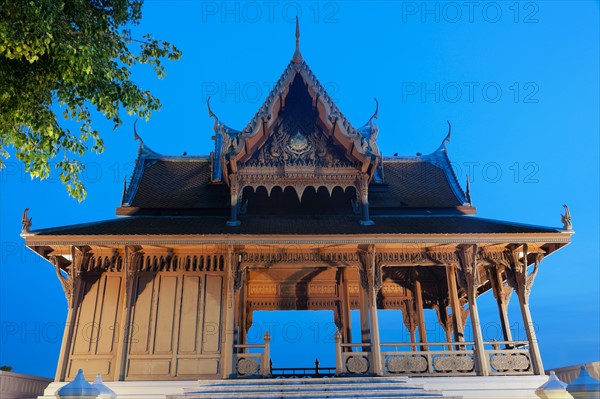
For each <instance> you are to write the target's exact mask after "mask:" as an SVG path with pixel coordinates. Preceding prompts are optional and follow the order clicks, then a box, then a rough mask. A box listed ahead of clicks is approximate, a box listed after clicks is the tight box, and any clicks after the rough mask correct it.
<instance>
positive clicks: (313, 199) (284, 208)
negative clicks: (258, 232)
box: [242, 186, 356, 215]
mask: <svg viewBox="0 0 600 399" xmlns="http://www.w3.org/2000/svg"><path fill="white" fill-rule="evenodd" d="M300 195H301V198H298V193H297V192H296V190H295V189H294V188H293V187H291V186H287V187H284V188H282V187H280V186H275V187H273V189H272V190H271V193H270V195H269V193H268V191H267V189H266V188H265V187H264V186H258V187H256V188H254V187H245V188H244V189H243V191H242V204H243V206H244V208H245V209H244V210H245V211H246V214H249V215H265V214H288V215H298V214H300V215H318V214H321V215H323V214H325V215H327V214H335V215H339V214H348V215H350V214H353V213H354V211H353V206H352V203H353V201H354V200H355V199H356V190H355V188H354V187H347V188H346V189H344V188H342V187H334V189H333V190H332V193H331V195H330V194H329V190H328V189H327V188H326V187H323V186H321V187H317V188H315V187H307V188H306V189H304V191H303V192H302V193H301V194H300Z"/></svg>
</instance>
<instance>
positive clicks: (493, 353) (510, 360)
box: [483, 341, 533, 375]
mask: <svg viewBox="0 0 600 399" xmlns="http://www.w3.org/2000/svg"><path fill="white" fill-rule="evenodd" d="M483 344H484V346H485V355H486V356H487V358H488V362H489V365H490V374H492V375H515V374H533V367H532V365H531V358H530V354H529V349H528V346H529V342H527V341H493V342H484V343H483ZM500 346H504V348H503V349H502V348H500Z"/></svg>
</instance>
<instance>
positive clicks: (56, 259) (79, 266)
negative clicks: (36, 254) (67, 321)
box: [48, 246, 91, 308]
mask: <svg viewBox="0 0 600 399" xmlns="http://www.w3.org/2000/svg"><path fill="white" fill-rule="evenodd" d="M70 256H71V259H72V260H71V261H68V260H67V259H65V258H64V257H63V256H60V255H57V254H50V255H49V256H48V260H49V261H50V263H52V264H53V265H54V268H55V271H56V276H57V277H58V281H59V282H60V284H61V286H62V288H63V291H64V292H65V296H66V298H67V303H68V306H69V308H72V307H73V306H74V305H75V298H76V297H77V296H78V294H79V289H80V287H81V273H82V270H83V268H84V266H85V265H86V264H87V262H88V261H89V259H90V257H91V251H90V249H89V247H77V246H73V247H71V254H70Z"/></svg>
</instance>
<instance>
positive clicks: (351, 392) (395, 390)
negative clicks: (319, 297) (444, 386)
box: [167, 377, 462, 399]
mask: <svg viewBox="0 0 600 399" xmlns="http://www.w3.org/2000/svg"><path fill="white" fill-rule="evenodd" d="M198 385H199V386H198V388H197V389H196V388H188V389H186V390H185V393H184V394H183V395H167V399H201V398H215V399H220V398H244V399H272V398H303V399H323V398H365V399H378V398H402V399H422V398H446V399H462V397H460V396H443V395H442V394H441V392H440V391H430V390H425V389H423V387H422V386H419V385H417V384H410V385H408V384H407V379H406V378H402V377H398V378H370V377H361V378H319V379H312V378H306V379H252V380H226V381H199V382H198Z"/></svg>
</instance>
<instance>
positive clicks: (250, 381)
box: [198, 377, 408, 386]
mask: <svg viewBox="0 0 600 399" xmlns="http://www.w3.org/2000/svg"><path fill="white" fill-rule="evenodd" d="M406 381H408V377H335V378H239V379H231V380H199V381H198V384H199V385H200V386H209V385H213V386H234V385H262V384H269V385H277V384H280V385H286V384H292V383H298V384H366V383H377V384H379V383H384V382H385V383H400V384H405V383H406Z"/></svg>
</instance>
